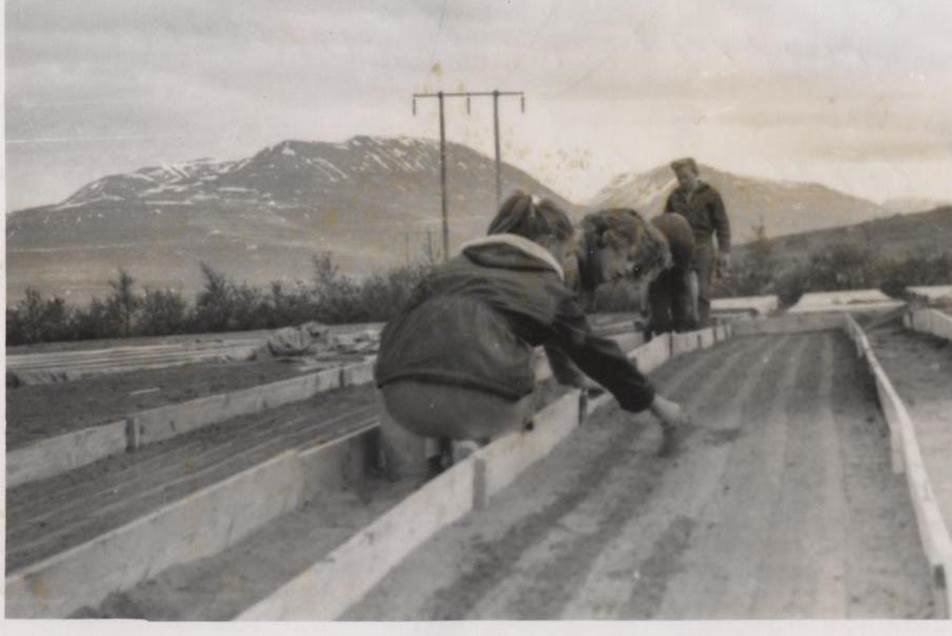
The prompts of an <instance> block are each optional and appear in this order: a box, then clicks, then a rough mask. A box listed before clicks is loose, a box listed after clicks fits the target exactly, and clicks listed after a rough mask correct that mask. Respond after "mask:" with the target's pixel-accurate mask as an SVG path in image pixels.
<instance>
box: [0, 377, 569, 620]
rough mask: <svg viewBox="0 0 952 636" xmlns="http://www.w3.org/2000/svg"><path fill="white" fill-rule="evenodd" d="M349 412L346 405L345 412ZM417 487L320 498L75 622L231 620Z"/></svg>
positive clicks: (366, 487) (375, 487)
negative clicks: (233, 544) (136, 619)
mask: <svg viewBox="0 0 952 636" xmlns="http://www.w3.org/2000/svg"><path fill="white" fill-rule="evenodd" d="M568 390H569V389H567V388H566V387H562V386H559V385H557V384H555V383H554V382H553V381H547V382H544V383H541V384H540V385H539V386H538V388H537V389H536V393H535V395H534V404H535V407H536V409H537V410H538V409H541V408H543V407H544V406H546V405H547V404H549V403H551V402H553V401H554V400H556V399H558V398H559V397H560V396H562V395H563V394H564V393H565V392H566V391H568ZM360 396H364V397H366V396H370V398H371V399H372V398H373V397H374V396H373V392H372V391H371V390H370V389H368V388H363V389H360V390H357V389H352V390H350V391H349V396H348V395H338V396H337V399H336V400H335V401H334V405H335V406H340V407H341V408H347V405H346V404H345V405H341V404H340V403H341V402H342V401H348V400H347V399H342V398H348V399H349V398H353V399H358V398H359V397H360ZM354 406H355V405H350V407H351V409H352V408H353V407H354ZM282 435H284V436H286V435H287V433H282ZM230 452H234V449H231V451H230ZM168 470H169V471H170V473H169V474H170V475H174V474H175V473H176V470H178V471H179V472H181V470H182V469H181V467H180V466H177V465H170V466H169V468H168ZM415 485H416V484H415V483H414V482H413V480H405V481H402V482H398V483H390V482H388V481H385V480H383V479H382V478H380V477H379V476H373V475H372V476H370V478H369V479H368V482H367V483H365V484H363V486H362V488H361V489H360V492H359V493H358V492H352V491H343V492H339V493H335V494H332V495H329V494H324V495H322V496H321V498H320V500H317V501H311V502H309V503H308V504H307V505H305V506H304V507H303V508H301V509H300V510H295V511H293V512H291V513H288V514H286V515H283V516H282V517H280V518H278V519H275V520H273V521H271V522H270V523H268V524H266V525H265V526H263V527H262V528H261V529H260V530H258V531H256V532H254V533H253V534H252V535H250V536H249V537H247V538H246V539H244V540H243V541H241V542H239V543H238V544H236V545H235V546H232V547H231V548H229V549H227V550H225V551H224V552H222V553H220V554H217V555H215V556H213V557H209V558H206V559H201V560H198V561H195V562H191V563H187V564H183V565H178V566H173V567H171V568H168V569H166V570H165V571H163V572H160V573H159V574H158V575H157V576H155V577H153V578H151V579H149V580H147V581H144V582H142V583H140V584H139V585H137V586H135V587H134V588H132V589H131V590H128V591H127V592H123V593H119V594H113V595H111V596H110V597H109V598H107V599H106V600H105V601H104V602H103V603H101V604H100V605H99V606H98V607H95V608H92V607H85V608H82V609H81V610H79V611H77V612H76V613H75V615H74V616H75V617H82V618H147V619H150V620H227V619H230V618H233V617H234V616H236V615H237V614H239V613H240V612H241V611H242V610H244V609H246V608H248V607H249V606H251V605H252V604H254V603H255V602H257V601H259V600H261V599H263V598H265V597H266V596H268V595H269V594H271V593H272V592H274V590H275V589H277V587H279V586H280V585H281V584H283V583H285V582H287V581H289V580H290V579H292V578H293V577H294V576H296V575H297V574H299V573H300V572H301V570H303V569H305V568H307V567H308V566H309V565H310V564H311V563H313V562H315V561H317V560H318V559H320V558H321V557H324V556H326V555H327V554H328V553H330V552H331V551H332V550H333V549H334V548H336V547H337V546H339V545H340V544H342V543H344V542H345V541H346V540H347V539H349V538H350V537H351V536H353V535H354V534H355V533H356V532H357V531H359V530H360V529H361V528H363V527H365V526H367V525H369V524H370V523H371V522H373V521H374V520H375V519H377V518H378V517H380V516H381V515H383V514H384V513H385V512H386V511H387V510H389V509H390V508H391V507H393V506H394V505H396V504H397V503H399V502H400V501H401V500H402V499H403V498H404V497H406V496H407V495H408V494H409V493H410V492H411V491H412V490H413V488H414V487H415ZM8 537H9V535H8ZM8 543H9V538H8ZM8 565H9V564H8Z"/></svg>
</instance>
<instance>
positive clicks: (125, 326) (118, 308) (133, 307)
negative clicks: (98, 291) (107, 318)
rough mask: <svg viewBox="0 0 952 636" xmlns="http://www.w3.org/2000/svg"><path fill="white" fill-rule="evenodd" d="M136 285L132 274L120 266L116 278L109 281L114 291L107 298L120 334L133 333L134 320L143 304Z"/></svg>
mask: <svg viewBox="0 0 952 636" xmlns="http://www.w3.org/2000/svg"><path fill="white" fill-rule="evenodd" d="M134 285H135V279H134V278H133V277H132V275H131V274H129V272H127V271H126V270H124V269H122V268H121V267H120V268H119V272H118V274H117V276H116V278H115V279H114V280H111V281H109V287H110V288H112V292H111V294H110V296H109V298H107V299H106V306H107V307H108V309H109V314H110V315H111V316H112V317H114V319H115V321H116V324H117V325H118V327H119V331H120V334H121V335H123V336H126V337H128V336H131V335H132V321H133V318H134V316H135V314H136V311H137V310H138V309H139V307H140V306H141V304H142V299H141V298H140V297H139V296H137V295H136V293H135V291H134V290H133V286H134Z"/></svg>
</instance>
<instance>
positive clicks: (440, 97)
mask: <svg viewBox="0 0 952 636" xmlns="http://www.w3.org/2000/svg"><path fill="white" fill-rule="evenodd" d="M447 97H465V98H466V114H469V111H470V99H471V98H473V97H492V98H493V142H494V147H495V151H496V207H499V204H500V203H501V202H502V156H501V155H502V152H501V151H500V143H499V98H500V97H519V104H520V109H521V111H522V112H523V113H524V112H526V96H525V93H523V92H522V91H499V90H494V91H492V92H488V91H481V92H470V91H466V92H457V93H444V92H443V91H439V92H437V93H414V94H413V114H414V115H416V100H417V99H423V98H436V99H437V101H438V102H439V107H440V193H441V196H442V209H443V260H444V261H446V260H447V259H449V254H450V227H449V214H448V210H447V208H448V202H447V201H448V199H447V195H446V116H445V114H444V111H443V102H444V100H445V99H446V98H447Z"/></svg>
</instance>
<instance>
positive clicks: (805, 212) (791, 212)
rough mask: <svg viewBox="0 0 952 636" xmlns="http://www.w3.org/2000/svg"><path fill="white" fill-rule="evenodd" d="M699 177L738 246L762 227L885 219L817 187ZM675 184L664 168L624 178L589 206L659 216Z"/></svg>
mask: <svg viewBox="0 0 952 636" xmlns="http://www.w3.org/2000/svg"><path fill="white" fill-rule="evenodd" d="M700 173H701V179H703V180H704V181H707V182H708V183H710V184H711V185H712V186H714V187H715V188H716V189H717V190H718V191H719V192H720V193H721V196H722V197H723V199H724V204H725V205H726V207H727V213H728V216H729V217H730V220H731V231H732V236H733V240H734V242H735V243H738V244H739V243H744V242H747V241H750V240H752V239H753V237H754V228H755V227H756V226H758V225H759V224H760V223H761V222H763V224H764V226H765V228H766V231H767V234H768V236H771V237H774V236H781V235H784V234H794V233H797V232H804V231H807V230H816V229H821V228H828V227H839V226H845V225H853V224H855V223H860V222H862V221H868V220H870V219H873V218H877V217H882V216H885V215H888V214H889V212H888V211H886V210H885V209H883V208H882V207H880V206H879V205H877V204H875V203H873V202H872V201H867V200H866V199H861V198H858V197H854V196H851V195H848V194H845V193H843V192H838V191H836V190H833V189H831V188H828V187H826V186H824V185H820V184H818V183H796V182H787V181H772V180H769V179H760V178H754V177H746V176H739V175H735V174H731V173H729V172H723V171H720V170H716V169H714V168H712V167H710V166H704V165H702V166H700ZM676 185H677V181H676V179H675V177H674V174H673V173H672V172H671V169H670V168H669V167H668V166H667V165H664V166H659V167H658V168H655V169H654V170H652V171H650V172H647V173H644V174H637V173H631V174H622V175H619V176H617V177H615V178H614V179H613V180H612V181H611V182H610V183H609V184H608V185H607V186H605V187H604V188H603V189H602V190H601V191H600V192H599V193H598V194H596V195H595V197H594V199H593V200H592V201H591V203H590V205H589V207H591V208H599V207H609V206H627V207H634V208H635V209H637V210H639V211H641V212H643V213H646V214H647V215H648V216H649V217H653V216H655V215H657V214H660V213H661V212H662V210H663V209H664V204H665V202H666V201H667V198H668V194H670V192H671V191H672V190H673V189H674V188H675V186H676Z"/></svg>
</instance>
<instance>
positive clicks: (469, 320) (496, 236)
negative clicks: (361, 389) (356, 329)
mask: <svg viewBox="0 0 952 636" xmlns="http://www.w3.org/2000/svg"><path fill="white" fill-rule="evenodd" d="M574 238H575V233H574V228H573V227H572V224H571V222H570V221H569V219H568V216H567V215H566V214H565V213H564V212H563V211H561V210H560V209H558V208H557V207H556V206H555V205H554V204H552V203H550V202H547V201H541V202H538V201H536V200H535V199H533V198H532V197H529V196H528V195H525V194H521V193H517V194H514V195H512V196H511V197H509V199H507V200H506V201H505V203H503V205H502V207H501V208H500V210H499V213H498V214H497V215H496V218H494V219H493V221H492V223H491V224H490V226H489V236H487V237H484V238H482V239H478V240H476V241H472V242H470V243H468V244H466V245H464V246H463V248H462V253H461V254H459V255H458V256H456V257H455V258H453V259H452V260H451V261H449V262H448V263H446V264H445V265H442V266H439V267H437V268H436V269H435V270H434V271H433V272H432V273H431V274H430V275H429V276H428V277H427V278H426V279H425V280H424V281H423V282H422V283H421V284H420V285H419V286H418V287H417V289H416V290H415V291H414V293H413V294H412V296H411V299H410V301H409V302H408V304H407V306H406V307H405V308H404V309H403V310H402V311H401V312H400V313H399V315H398V316H397V317H396V318H394V319H393V320H392V321H390V322H389V323H388V324H387V326H386V327H385V328H384V330H383V333H382V334H381V343H380V352H379V354H378V357H377V363H376V365H375V368H374V376H375V380H376V383H377V386H378V387H379V388H380V390H381V395H382V398H383V402H384V405H385V407H386V409H387V412H388V414H389V416H390V417H391V418H392V420H393V422H394V423H395V424H396V425H398V426H399V428H401V429H403V431H404V432H405V433H407V434H409V435H410V436H416V437H417V438H421V437H429V438H448V439H453V440H476V441H478V442H482V443H484V442H486V441H488V440H489V439H491V438H493V437H496V436H498V435H500V434H503V433H506V432H508V431H510V430H513V429H518V428H520V427H525V426H526V424H527V423H528V422H530V421H531V417H532V400H531V394H532V392H533V390H534V388H535V375H534V373H533V369H532V353H533V348H534V347H536V346H540V345H547V346H550V347H553V348H557V349H560V350H562V351H564V352H565V353H566V354H567V355H568V356H569V357H570V358H571V360H572V361H573V362H574V363H575V364H576V365H577V366H578V367H579V368H580V369H581V370H582V371H583V372H584V373H585V374H587V375H588V376H590V377H591V378H593V379H594V380H595V381H596V382H598V383H599V384H601V385H602V386H604V387H605V388H606V389H608V390H609V391H610V392H611V393H612V394H613V395H614V396H615V398H616V399H617V400H618V402H619V404H620V405H621V407H622V408H623V409H625V410H627V411H630V412H640V411H644V410H646V409H648V410H651V412H652V413H654V414H655V415H656V416H657V417H658V418H659V419H660V420H661V422H662V425H663V426H664V427H666V428H669V429H673V428H675V427H679V426H682V427H683V426H686V425H687V420H686V419H685V418H684V416H683V414H682V411H681V408H680V406H678V405H677V404H676V403H674V402H671V401H670V400H667V399H665V398H664V397H662V396H660V395H657V394H656V393H655V390H654V388H653V387H652V386H651V384H650V383H649V382H648V381H647V379H646V378H645V377H644V376H643V375H642V374H641V373H640V372H639V371H638V369H637V368H636V366H635V365H634V363H632V362H631V361H630V360H629V359H628V358H627V357H626V356H625V354H624V353H623V352H622V351H621V349H619V347H618V345H617V344H616V343H615V342H614V341H612V340H609V339H606V338H600V337H598V336H596V335H594V334H593V333H592V331H591V328H590V327H589V324H588V321H587V320H586V318H585V314H584V312H583V310H582V307H581V306H580V305H579V303H578V301H577V299H576V295H575V293H574V292H573V290H572V289H570V288H569V287H568V286H567V285H566V284H565V280H564V270H563V265H564V264H565V263H566V262H568V261H570V260H571V259H572V257H573V255H574V253H575V242H574ZM405 440H406V438H404V441H405ZM428 462H429V466H430V469H431V470H432V469H433V468H435V466H434V463H435V462H434V461H433V459H432V458H428ZM402 469H403V470H402V471H400V472H405V473H413V472H419V470H420V467H419V466H417V467H414V466H403V467H402Z"/></svg>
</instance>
